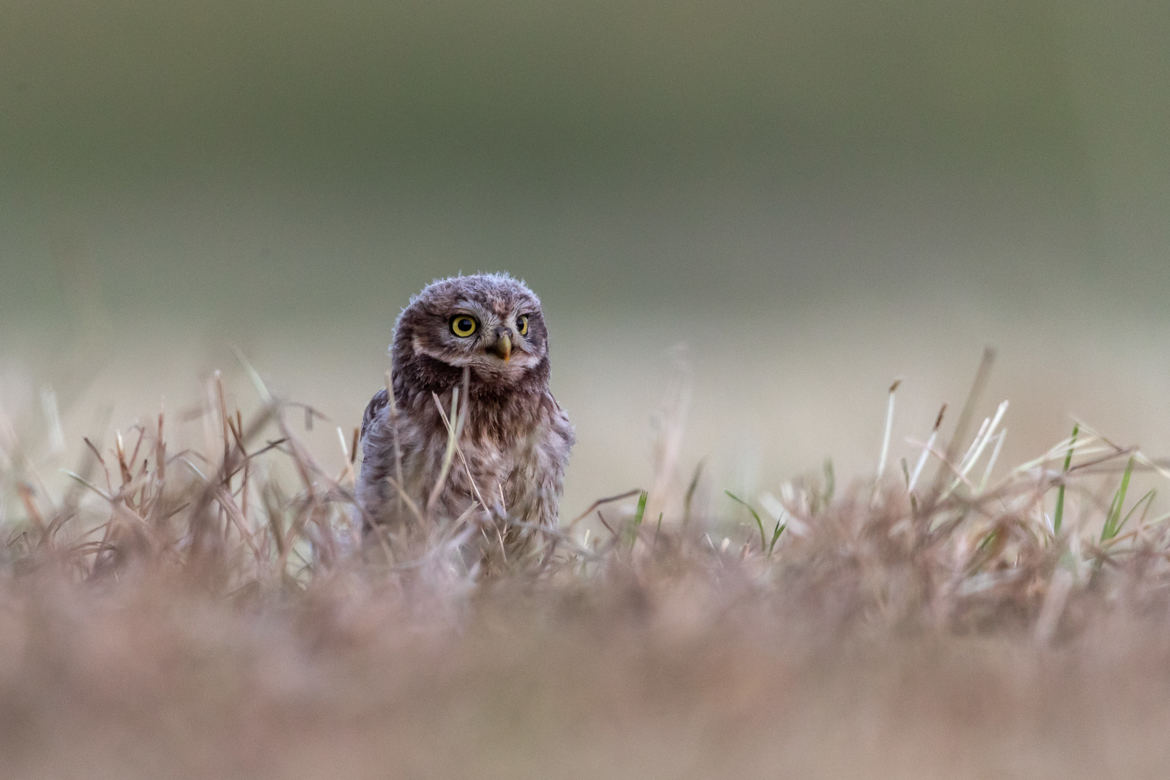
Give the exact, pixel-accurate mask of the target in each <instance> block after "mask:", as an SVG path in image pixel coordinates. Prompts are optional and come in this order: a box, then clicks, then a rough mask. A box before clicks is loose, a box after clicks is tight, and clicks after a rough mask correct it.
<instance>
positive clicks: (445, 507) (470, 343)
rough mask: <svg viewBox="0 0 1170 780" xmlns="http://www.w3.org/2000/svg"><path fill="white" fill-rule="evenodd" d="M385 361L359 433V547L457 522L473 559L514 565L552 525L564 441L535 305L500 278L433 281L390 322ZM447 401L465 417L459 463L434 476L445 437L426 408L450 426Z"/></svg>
mask: <svg viewBox="0 0 1170 780" xmlns="http://www.w3.org/2000/svg"><path fill="white" fill-rule="evenodd" d="M390 351H391V363H392V369H391V387H392V390H393V393H394V403H393V404H391V403H390V399H389V397H388V395H387V392H386V390H385V389H383V390H380V391H378V392H377V393H376V394H375V395H374V397H373V398H372V399H371V400H370V403H369V406H367V407H366V412H365V418H364V419H363V421H362V432H361V436H362V467H361V474H360V476H359V478H358V483H357V498H358V503H359V506H360V507H361V510H362V515H363V519H364V523H363V527H364V529H365V531H366V532H367V533H366V536H367V537H369V536H370V533H369V532H371V531H373V530H375V529H376V527H378V526H381V527H382V528H384V529H385V530H387V531H389V532H390V533H391V534H395V533H397V532H399V531H401V530H403V529H405V528H408V527H410V526H412V525H417V524H420V523H425V524H434V523H436V522H441V521H452V520H456V519H465V520H469V521H471V522H472V523H473V524H474V527H475V528H476V529H477V531H478V533H477V535H476V536H477V540H478V541H477V542H476V545H477V549H478V550H479V552H480V554H482V556H483V557H484V558H485V559H490V560H495V561H499V560H508V559H510V558H516V557H519V555H520V554H521V553H523V552H524V551H525V550H527V549H528V548H529V547H530V546H531V543H532V541H533V539H534V537H535V536H537V535H538V534H537V533H536V532H535V531H534V529H539V528H547V527H552V526H555V525H556V523H557V505H558V502H559V500H560V495H561V488H562V484H563V477H564V471H565V464H566V463H567V462H568V459H569V450H570V448H571V447H572V446H573V441H574V436H573V428H572V426H571V425H570V424H569V418H568V416H567V415H566V414H565V412H564V411H563V410H562V409H561V407H560V406H559V405H558V404H557V402H556V399H554V398H553V396H552V393H551V392H550V391H549V355H548V330H547V328H546V326H545V321H544V315H543V313H542V311H541V308H540V301H539V300H538V299H537V297H536V295H534V294H533V292H532V291H531V290H529V289H528V287H527V286H525V285H524V283H523V282H520V281H517V280H516V279H513V278H512V277H511V276H508V275H507V274H480V275H475V276H457V277H452V278H450V279H442V280H439V281H436V282H433V283H432V284H430V285H428V286H427V287H426V288H424V289H423V290H422V292H420V293H418V294H417V295H416V296H414V297H413V298H412V299H411V301H410V305H408V306H407V307H406V308H405V309H404V310H403V311H402V314H401V315H399V317H398V322H397V324H396V325H395V329H394V341H393V344H392V345H391V350H390ZM465 383H466V384H465ZM464 387H466V390H465V389H464ZM457 389H458V390H457ZM456 395H458V398H459V403H458V407H459V410H460V412H462V410H463V409H464V408H465V409H466V417H465V420H464V423H463V426H462V428H461V429H459V438H458V442H457V446H458V450H459V453H460V454H461V455H462V457H460V455H459V454H456V455H455V457H453V458H451V459H449V460H448V464H449V465H448V471H447V473H446V474H445V475H444V474H443V473H442V470H443V464H444V461H445V460H447V458H446V456H447V447H448V437H449V434H448V427H447V424H446V423H445V422H444V420H443V416H442V413H441V412H440V410H439V407H438V406H437V405H436V403H435V397H436V396H437V397H438V400H439V404H441V406H442V408H443V413H445V414H446V415H447V417H448V419H449V420H450V423H451V424H452V425H455V423H456V420H455V419H453V418H452V415H451V410H452V400H453V397H454V396H456ZM436 485H439V487H436ZM399 491H401V494H400V492H399ZM422 530H423V531H426V530H427V529H425V528H424V529H422Z"/></svg>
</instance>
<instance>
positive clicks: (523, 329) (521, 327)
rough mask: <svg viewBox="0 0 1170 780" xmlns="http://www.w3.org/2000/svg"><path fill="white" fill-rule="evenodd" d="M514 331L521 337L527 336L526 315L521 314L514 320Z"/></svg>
mask: <svg viewBox="0 0 1170 780" xmlns="http://www.w3.org/2000/svg"><path fill="white" fill-rule="evenodd" d="M516 330H517V331H519V333H520V335H521V336H527V335H528V315H527V314H521V315H520V316H519V317H517V318H516Z"/></svg>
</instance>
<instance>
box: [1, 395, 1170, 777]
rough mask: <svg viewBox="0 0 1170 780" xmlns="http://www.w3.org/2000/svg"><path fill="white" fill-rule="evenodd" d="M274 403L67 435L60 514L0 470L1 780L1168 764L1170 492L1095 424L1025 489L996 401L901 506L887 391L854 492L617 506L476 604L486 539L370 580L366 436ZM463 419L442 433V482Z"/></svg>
mask: <svg viewBox="0 0 1170 780" xmlns="http://www.w3.org/2000/svg"><path fill="white" fill-rule="evenodd" d="M981 373H982V372H981ZM251 376H253V381H254V383H255V385H256V389H257V393H258V395H259V398H260V401H259V406H258V408H257V409H256V410H255V411H254V412H252V413H251V414H248V415H245V414H244V413H242V412H241V411H240V410H237V409H234V408H229V405H228V403H227V401H226V400H225V399H226V398H227V394H226V393H225V391H224V388H223V384H222V382H221V381H220V379H219V378H218V377H213V378H212V380H211V381H210V382H209V384H208V387H207V392H206V393H205V396H206V401H205V402H204V403H203V405H202V407H201V408H199V409H198V410H195V411H194V413H192V414H190V415H177V416H168V414H166V413H159V414H157V415H152V416H151V417H150V418H147V419H145V420H144V421H142V422H140V423H138V424H136V425H134V426H132V427H131V428H129V429H128V430H125V431H123V432H122V433H117V434H114V435H111V436H109V438H108V440H107V441H97V440H92V441H91V440H88V439H82V438H81V437H73V438H71V437H70V436H69V435H68V434H66V435H65V438H64V441H65V442H66V444H67V446H66V450H65V451H66V453H67V454H69V455H70V456H72V457H74V458H76V459H77V462H76V463H75V464H74V465H73V466H72V467H70V468H68V469H66V471H67V475H66V477H65V480H64V482H63V484H65V487H62V488H52V487H49V486H50V485H52V484H54V481H53V480H52V479H51V478H50V476H51V475H50V474H48V473H45V470H46V468H50V469H51V468H54V467H53V459H52V458H51V457H48V456H46V455H43V454H41V450H39V449H38V444H37V443H35V442H28V441H18V440H17V439H16V438H15V436H14V435H11V432H10V430H9V429H10V427H11V426H9V427H8V428H6V429H5V430H7V431H8V433H6V434H5V435H3V436H0V442H2V443H3V450H2V452H0V465H2V467H3V469H2V471H0V480H2V483H0V487H2V489H3V493H2V498H3V503H2V504H0V508H2V510H3V515H2V516H0V534H2V536H0V542H2V546H0V724H3V729H0V772H2V773H3V774H4V775H5V776H24V777H28V776H41V777H50V776H51V777H59V776H70V775H85V776H93V775H95V774H96V775H99V776H101V775H106V776H118V777H127V776H136V777H154V776H160V775H166V776H248V777H266V776H270V777H285V776H304V777H313V776H357V777H364V776H370V777H385V776H477V777H484V776H488V777H516V776H533V777H545V776H579V777H597V776H622V777H634V776H638V777H642V776H669V777H711V776H769V777H771V776H776V775H778V774H781V775H782V774H792V775H798V776H823V777H842V776H865V777H874V776H889V777H936V776H940V775H944V774H945V775H947V776H955V777H984V776H989V775H998V774H1005V775H1009V776H1029V777H1033V776H1057V775H1060V776H1074V777H1076V776H1090V775H1110V776H1126V777H1138V776H1156V775H1158V774H1159V773H1160V771H1161V770H1162V768H1163V767H1164V766H1165V765H1166V762H1167V760H1168V759H1170V747H1167V746H1166V742H1165V739H1164V736H1163V735H1162V733H1161V732H1162V730H1161V729H1160V727H1159V724H1161V723H1163V722H1165V719H1166V718H1167V717H1168V716H1170V623H1168V622H1167V620H1166V617H1167V614H1168V607H1170V600H1168V599H1167V595H1166V591H1167V585H1168V584H1170V566H1168V559H1170V535H1168V534H1167V530H1166V523H1165V520H1166V519H1167V516H1166V515H1164V514H1161V515H1160V514H1159V513H1158V508H1157V506H1156V502H1157V493H1156V487H1153V486H1152V485H1155V484H1156V483H1158V482H1160V481H1162V480H1164V479H1165V478H1166V477H1167V476H1168V473H1167V469H1166V466H1165V464H1164V463H1163V462H1161V461H1158V460H1156V459H1152V458H1150V457H1148V456H1147V455H1145V454H1144V453H1142V452H1141V451H1140V450H1139V449H1137V448H1133V447H1123V446H1119V445H1117V444H1114V443H1113V442H1110V441H1109V440H1108V439H1106V438H1105V437H1103V436H1101V435H1100V434H1098V433H1096V432H1095V431H1093V430H1092V429H1091V428H1090V427H1089V426H1087V425H1084V424H1083V423H1082V424H1078V427H1077V428H1076V429H1074V433H1073V435H1072V437H1070V439H1068V440H1066V441H1063V442H1059V443H1057V444H1056V445H1055V446H1053V447H1052V448H1051V450H1049V451H1047V452H1044V453H1040V454H1039V455H1038V456H1037V457H1036V458H1035V459H1033V460H1031V461H1029V462H1027V463H1023V464H1017V465H1014V466H1009V465H1007V464H1003V463H999V462H998V456H999V452H1000V451H1001V449H1000V447H1001V445H1002V443H1003V439H1004V437H1005V435H1006V428H1005V425H1006V422H1007V420H1008V415H1007V406H1006V404H1001V405H999V406H998V407H996V409H995V411H994V412H993V413H992V414H991V415H990V416H989V417H987V418H986V419H985V420H983V421H982V423H981V424H978V425H977V424H975V421H976V419H977V415H975V414H974V412H968V411H967V410H973V409H976V408H978V405H979V400H978V399H977V398H975V397H974V396H975V395H977V393H973V398H972V399H969V400H968V402H967V403H966V404H965V405H964V410H965V412H964V415H962V417H964V418H966V419H965V420H960V423H959V424H958V425H957V428H958V429H960V430H965V429H973V430H974V431H975V433H974V434H972V435H970V436H969V438H967V439H965V440H962V441H957V440H955V439H954V438H952V439H951V440H949V441H947V440H946V436H945V435H944V434H943V432H942V415H941V414H940V416H939V419H938V420H936V421H935V424H934V427H933V428H932V429H931V430H929V431H928V432H927V433H928V435H927V437H926V438H925V439H924V440H923V441H922V443H921V444H919V445H914V444H911V445H909V448H908V450H907V452H906V453H905V454H904V455H903V456H902V457H901V463H902V467H901V469H900V470H898V474H897V475H893V473H892V472H894V471H895V469H887V465H888V463H890V462H893V461H892V459H893V458H895V457H898V453H897V452H896V449H897V447H898V445H897V444H896V443H895V440H894V438H893V436H892V430H893V428H894V427H895V424H896V419H895V414H894V409H895V407H894V394H895V391H896V390H897V385H895V386H894V387H891V389H890V400H889V405H888V407H887V418H886V421H885V430H884V434H883V437H882V450H881V454H880V456H879V463H880V464H881V467H880V469H879V474H878V476H877V477H871V478H860V479H858V480H856V481H855V482H854V483H853V484H852V485H850V486H845V485H844V484H843V483H839V482H838V479H839V475H837V474H836V473H835V472H834V469H833V467H832V463H831V461H826V463H825V466H824V470H823V476H821V477H820V478H812V477H809V478H797V479H793V480H776V481H775V482H774V483H772V484H770V485H766V486H764V488H763V489H758V490H753V491H750V492H749V491H743V490H738V491H736V492H734V493H733V492H731V491H729V490H727V489H726V488H725V486H722V485H710V484H704V483H706V482H707V481H708V478H707V477H705V476H704V473H705V470H704V469H703V468H702V467H701V466H700V467H696V468H694V470H693V471H691V472H688V473H686V474H685V475H682V476H681V477H679V476H677V475H669V474H667V475H665V476H663V478H661V479H656V481H655V484H656V485H661V486H662V490H663V491H664V492H666V493H668V494H670V495H661V496H660V495H650V494H648V492H647V491H645V490H640V489H637V490H633V491H628V492H625V493H621V494H619V495H616V496H614V497H612V498H608V499H602V500H600V501H598V502H596V503H595V504H594V505H593V506H591V507H589V509H588V511H587V512H586V514H585V515H583V516H581V517H579V518H577V519H575V520H573V521H572V522H566V523H564V524H563V525H562V527H561V528H560V529H558V530H556V531H554V532H550V533H549V534H548V535H547V536H548V538H547V540H546V542H547V543H546V544H545V545H544V548H543V553H544V554H542V555H541V556H539V559H538V560H525V561H513V562H512V564H511V566H509V567H506V568H504V569H503V570H502V571H499V572H496V573H495V574H494V575H493V576H490V577H484V576H480V575H479V573H477V572H476V571H475V569H474V567H470V568H469V567H468V566H467V564H466V562H465V561H464V560H463V559H462V558H461V557H460V556H459V554H458V549H459V546H460V544H461V543H463V542H465V541H466V540H467V539H468V537H469V534H474V533H477V532H478V529H476V528H474V527H472V526H469V525H467V521H466V518H462V519H461V518H456V519H454V520H450V519H443V518H431V517H427V516H425V507H422V508H419V511H418V514H419V517H418V519H419V521H420V524H421V523H428V524H429V527H428V529H427V530H428V533H427V534H426V535H425V544H423V545H421V547H418V548H411V549H410V550H408V551H404V550H402V549H400V548H394V549H391V550H389V553H390V557H389V558H387V557H385V556H382V557H380V558H378V559H377V560H373V559H370V558H371V556H369V555H365V556H363V555H362V554H361V552H360V549H359V548H360V545H359V544H358V539H357V535H356V533H355V530H354V522H353V512H354V508H353V502H352V485H353V477H354V470H355V468H356V465H357V464H356V463H355V452H354V450H355V446H354V437H353V432H352V431H349V430H345V429H338V448H337V450H336V451H332V452H320V451H316V452H315V451H311V449H310V448H309V447H308V446H307V445H306V444H305V443H304V440H303V436H302V432H303V428H304V427H305V426H306V425H310V424H317V425H320V424H322V422H323V421H322V418H321V417H320V415H318V414H317V413H316V412H315V411H314V410H313V409H312V407H308V406H305V405H303V404H292V403H288V402H285V401H281V400H279V399H276V398H273V397H272V395H271V394H270V393H269V392H268V390H267V388H265V387H264V385H263V382H262V381H261V380H260V379H259V377H258V375H256V374H255V372H251ZM981 383H982V379H980V380H977V383H976V384H977V385H980V384H981ZM464 397H466V394H464ZM465 413H466V409H465V408H460V406H459V404H458V403H457V402H455V403H452V404H450V417H449V419H448V428H449V432H450V435H451V438H450V444H449V447H448V452H447V465H448V469H452V468H460V467H461V466H460V460H459V459H460V458H461V457H462V453H461V452H460V450H459V446H458V436H459V432H460V431H461V428H462V419H463V415H464V414H465ZM50 417H51V418H52V419H56V416H55V415H50ZM48 438H51V437H46V440H48ZM911 439H912V440H913V437H911ZM50 449H52V448H46V451H48V450H50ZM911 463H913V464H914V466H913V468H911V467H910V464H911ZM887 472H890V473H887ZM707 473H709V471H708V472H707ZM932 475H933V476H932ZM1146 483H1151V486H1150V487H1147V488H1145V489H1144V490H1143V488H1140V487H1139V485H1142V486H1143V487H1145V485H1146ZM617 487H618V488H625V487H628V486H617ZM711 488H714V491H713V497H712V498H710V499H707V498H704V496H705V495H707V494H708V493H712V491H711V490H710V489H711ZM1139 491H1141V492H1140V493H1139ZM724 492H726V495H725V496H724V495H721V494H722V493H724ZM1131 495H1140V498H1138V499H1137V500H1136V501H1132V500H1131V499H1130V498H1129V496H1131ZM727 497H730V499H731V500H730V501H728V500H727ZM672 498H677V499H678V500H677V501H672V500H670V499H672ZM676 504H677V506H679V507H680V509H679V510H678V511H677V513H674V514H672V510H671V509H670V508H669V507H671V506H674V505H676ZM737 504H739V505H742V506H737ZM649 505H653V506H655V507H664V509H662V510H661V511H659V510H657V509H656V510H655V511H654V513H653V514H652V515H651V520H652V522H645V521H646V515H647V511H648V510H647V507H648V506H649ZM744 507H746V510H747V512H748V515H749V516H750V520H748V519H746V518H745V517H744V514H743V512H744ZM566 513H567V514H571V512H568V511H567V512H566ZM769 528H771V529H772V531H771V533H769V532H768V529H769ZM375 557H377V556H375ZM363 558H366V559H369V560H363Z"/></svg>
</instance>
